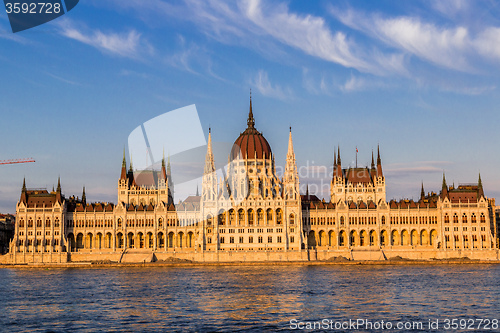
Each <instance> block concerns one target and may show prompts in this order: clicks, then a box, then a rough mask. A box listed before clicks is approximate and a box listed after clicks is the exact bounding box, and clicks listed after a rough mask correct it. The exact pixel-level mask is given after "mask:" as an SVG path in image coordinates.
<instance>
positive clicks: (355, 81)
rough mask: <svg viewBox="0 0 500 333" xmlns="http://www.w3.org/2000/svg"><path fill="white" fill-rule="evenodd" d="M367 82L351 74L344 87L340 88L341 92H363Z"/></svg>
mask: <svg viewBox="0 0 500 333" xmlns="http://www.w3.org/2000/svg"><path fill="white" fill-rule="evenodd" d="M365 86H366V82H365V80H364V79H363V78H358V77H356V76H354V75H352V74H351V77H350V78H349V79H348V80H347V81H346V82H345V84H344V85H343V86H341V87H340V90H342V91H343V92H351V91H355V90H362V89H363V88H365Z"/></svg>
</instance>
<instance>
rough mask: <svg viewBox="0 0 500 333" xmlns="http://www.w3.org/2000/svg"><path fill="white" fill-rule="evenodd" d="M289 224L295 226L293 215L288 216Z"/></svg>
mask: <svg viewBox="0 0 500 333" xmlns="http://www.w3.org/2000/svg"><path fill="white" fill-rule="evenodd" d="M290 224H295V215H293V213H292V214H290Z"/></svg>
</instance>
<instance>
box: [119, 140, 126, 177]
mask: <svg viewBox="0 0 500 333" xmlns="http://www.w3.org/2000/svg"><path fill="white" fill-rule="evenodd" d="M126 178H127V160H126V159H125V147H123V161H122V173H121V175H120V180H122V179H126Z"/></svg>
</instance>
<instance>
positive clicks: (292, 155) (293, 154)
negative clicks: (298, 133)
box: [286, 127, 295, 158]
mask: <svg viewBox="0 0 500 333" xmlns="http://www.w3.org/2000/svg"><path fill="white" fill-rule="evenodd" d="M286 156H287V158H288V157H292V158H295V153H294V151H293V141H292V127H290V134H289V135H288V153H287V154H286Z"/></svg>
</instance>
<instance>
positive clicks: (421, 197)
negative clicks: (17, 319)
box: [420, 182, 425, 200]
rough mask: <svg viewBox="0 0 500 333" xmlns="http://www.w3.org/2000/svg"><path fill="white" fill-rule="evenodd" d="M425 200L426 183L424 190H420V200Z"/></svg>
mask: <svg viewBox="0 0 500 333" xmlns="http://www.w3.org/2000/svg"><path fill="white" fill-rule="evenodd" d="M424 199H425V191H424V182H422V189H421V190H420V200H424Z"/></svg>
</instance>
